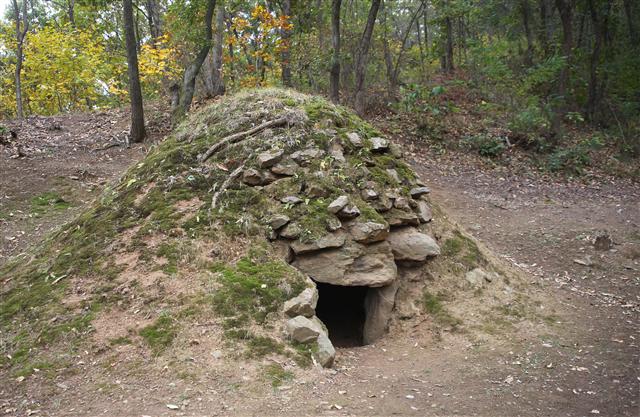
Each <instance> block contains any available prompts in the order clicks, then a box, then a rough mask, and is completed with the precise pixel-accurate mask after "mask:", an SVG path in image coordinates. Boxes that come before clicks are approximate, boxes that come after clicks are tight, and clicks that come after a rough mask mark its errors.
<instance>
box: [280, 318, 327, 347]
mask: <svg viewBox="0 0 640 417" xmlns="http://www.w3.org/2000/svg"><path fill="white" fill-rule="evenodd" d="M287 333H289V336H290V337H291V338H292V339H293V340H295V341H296V342H300V343H307V342H311V341H313V340H317V339H318V335H320V333H322V332H321V329H319V328H318V325H317V324H316V323H314V322H313V321H311V320H309V319H308V318H306V317H304V316H296V317H294V318H291V319H289V320H287Z"/></svg>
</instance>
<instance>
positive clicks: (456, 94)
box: [0, 0, 640, 172]
mask: <svg viewBox="0 0 640 417" xmlns="http://www.w3.org/2000/svg"><path fill="white" fill-rule="evenodd" d="M0 4H2V5H3V6H2V7H3V10H2V14H1V16H2V19H1V21H0V117H2V118H14V117H17V118H22V117H24V116H28V115H36V114H37V115H51V114H56V113H60V112H71V111H86V110H95V109H101V108H107V107H112V106H121V105H123V104H126V103H128V102H129V101H130V100H131V102H132V104H133V108H134V112H133V113H134V119H135V118H136V113H137V112H136V111H135V109H136V107H139V108H140V112H139V113H140V114H139V115H138V116H139V123H138V124H139V125H140V121H141V120H142V111H141V109H142V107H141V103H142V102H145V103H147V102H152V101H153V102H164V103H171V107H172V110H173V116H174V118H179V117H181V115H182V114H184V113H185V112H186V111H188V110H189V108H190V106H191V105H192V104H193V101H194V98H195V100H196V102H199V101H202V100H205V99H207V98H212V97H215V96H217V95H221V94H224V93H225V92H234V91H237V90H240V89H243V88H250V87H258V86H286V87H292V88H295V89H298V90H300V91H304V92H310V93H315V94H323V95H327V96H329V97H331V98H332V100H333V101H335V102H340V103H342V104H345V105H349V106H353V107H354V108H355V109H356V110H357V111H358V112H359V113H361V114H363V115H367V116H369V117H383V118H385V119H386V120H388V122H389V123H390V124H393V123H405V122H407V123H410V124H411V126H412V131H413V132H415V134H416V135H417V137H422V138H426V139H424V140H429V141H431V142H432V144H433V146H434V147H435V149H436V150H440V151H442V152H445V151H446V149H448V148H450V147H452V146H455V147H458V148H464V149H467V150H472V151H474V152H477V153H479V154H480V155H482V156H485V157H488V158H497V157H500V156H501V154H502V153H503V152H505V150H507V149H509V148H511V147H517V148H519V149H523V150H526V151H527V152H531V153H535V154H540V155H545V159H544V160H545V167H546V168H548V169H551V170H566V169H568V170H571V171H572V172H579V171H580V170H581V169H582V168H583V167H584V166H586V165H587V164H589V162H590V153H591V152H592V151H593V150H595V149H599V148H606V149H609V150H610V155H613V157H615V158H616V159H617V160H619V161H622V163H626V164H629V163H630V164H631V165H634V164H635V163H636V162H634V161H636V160H635V159H634V158H635V157H637V156H638V154H639V153H640V144H639V140H638V136H639V132H640V75H639V73H638V68H640V53H639V52H640V49H639V47H638V43H639V41H640V35H639V33H638V30H639V19H638V16H639V15H640V5H639V4H638V3H637V2H634V1H632V0H612V1H607V0H514V1H498V0H386V1H382V0H371V1H364V0H344V1H342V0H332V1H330V0H309V1H301V0H271V1H246V0H226V1H223V0H217V1H216V0H138V1H135V0H134V1H131V0H124V1H115V0H4V2H3V3H0ZM128 29H129V30H128ZM128 35H129V36H128ZM127 41H129V42H127ZM127 44H128V45H127ZM127 52H129V54H128V53H127ZM128 62H129V63H130V64H131V63H135V62H137V68H138V71H132V70H135V68H136V65H127V63H128ZM128 70H129V71H128ZM138 72H139V74H138ZM138 79H139V89H140V94H139V95H138V96H136V94H135V92H136V91H137V90H138V86H137V84H138V83H137V82H135V81H136V80H138ZM132 81H133V82H132ZM130 93H131V95H130ZM460 115H465V117H462V118H461V117H460ZM467 116H468V117H467ZM456 117H457V118H456ZM458 122H460V123H461V124H462V125H464V124H468V125H470V127H468V128H458V127H457V125H458V124H459V123H458ZM135 124H136V123H135V120H134V129H133V130H132V139H133V140H142V138H143V136H144V124H142V125H141V126H142V128H141V129H142V130H140V128H138V131H137V132H135Z"/></svg>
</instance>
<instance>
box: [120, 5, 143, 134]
mask: <svg viewBox="0 0 640 417" xmlns="http://www.w3.org/2000/svg"><path fill="white" fill-rule="evenodd" d="M131 1H132V0H123V2H122V11H123V22H124V32H125V39H126V45H127V68H128V71H127V72H128V74H129V99H130V100H131V131H130V138H131V141H132V142H142V141H143V140H144V137H145V130H144V110H143V108H142V90H141V89H140V77H139V74H138V52H137V48H136V35H135V29H134V22H133V5H132V3H131Z"/></svg>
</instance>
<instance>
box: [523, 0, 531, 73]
mask: <svg viewBox="0 0 640 417" xmlns="http://www.w3.org/2000/svg"><path fill="white" fill-rule="evenodd" d="M521 7H522V24H523V26H524V33H525V35H526V37H527V52H526V55H525V58H524V63H525V65H526V66H528V67H530V66H531V65H533V35H532V33H531V8H530V7H529V0H522V4H521Z"/></svg>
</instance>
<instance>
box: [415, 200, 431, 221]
mask: <svg viewBox="0 0 640 417" xmlns="http://www.w3.org/2000/svg"><path fill="white" fill-rule="evenodd" d="M416 212H417V214H418V219H419V220H420V223H429V222H430V221H431V219H432V218H433V215H432V213H431V207H429V203H427V202H426V201H424V200H419V201H418V207H417V208H416Z"/></svg>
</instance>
